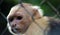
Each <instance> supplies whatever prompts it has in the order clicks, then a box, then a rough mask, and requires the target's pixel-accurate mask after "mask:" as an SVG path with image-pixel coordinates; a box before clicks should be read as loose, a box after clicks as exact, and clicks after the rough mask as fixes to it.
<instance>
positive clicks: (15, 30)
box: [11, 28, 21, 34]
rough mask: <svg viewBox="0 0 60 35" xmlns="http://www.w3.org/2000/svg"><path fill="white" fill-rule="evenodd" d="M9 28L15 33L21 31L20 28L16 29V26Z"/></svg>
mask: <svg viewBox="0 0 60 35" xmlns="http://www.w3.org/2000/svg"><path fill="white" fill-rule="evenodd" d="M11 30H12V32H13V33H16V34H18V33H21V31H20V29H18V28H13V29H11Z"/></svg>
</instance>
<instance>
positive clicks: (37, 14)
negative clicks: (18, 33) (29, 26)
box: [33, 6, 43, 19]
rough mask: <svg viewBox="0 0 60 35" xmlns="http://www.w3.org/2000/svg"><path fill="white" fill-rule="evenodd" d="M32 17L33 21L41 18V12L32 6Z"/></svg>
mask: <svg viewBox="0 0 60 35" xmlns="http://www.w3.org/2000/svg"><path fill="white" fill-rule="evenodd" d="M33 16H34V18H35V19H39V18H41V17H42V16H43V11H42V9H40V8H39V7H38V6H33Z"/></svg>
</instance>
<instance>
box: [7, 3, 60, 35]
mask: <svg viewBox="0 0 60 35" xmlns="http://www.w3.org/2000/svg"><path fill="white" fill-rule="evenodd" d="M7 21H8V23H7V27H8V29H9V31H10V33H11V34H13V35H59V34H60V33H59V32H60V20H59V19H56V18H53V17H48V16H44V15H43V10H42V9H41V8H40V7H39V6H34V5H32V4H29V3H22V4H18V5H15V6H13V7H12V8H11V10H10V12H9V14H8V16H7Z"/></svg>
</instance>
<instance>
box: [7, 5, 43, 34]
mask: <svg viewBox="0 0 60 35" xmlns="http://www.w3.org/2000/svg"><path fill="white" fill-rule="evenodd" d="M31 7H32V9H37V10H38V12H39V14H40V16H41V17H42V16H43V10H42V9H41V8H40V7H39V6H31ZM18 8H19V6H14V7H12V8H11V11H10V13H9V14H8V16H7V20H8V18H9V16H10V15H12V14H13V12H12V11H13V10H15V11H16V10H17V9H18ZM7 27H8V29H9V31H10V32H11V33H12V34H13V35H18V34H21V33H20V32H19V33H17V34H16V33H14V32H13V31H12V30H11V29H12V27H11V26H10V23H9V22H8V23H7Z"/></svg>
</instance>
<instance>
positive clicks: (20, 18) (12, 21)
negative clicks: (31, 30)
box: [7, 9, 32, 34]
mask: <svg viewBox="0 0 60 35" xmlns="http://www.w3.org/2000/svg"><path fill="white" fill-rule="evenodd" d="M11 12H12V11H11ZM7 20H8V28H9V27H10V28H9V29H10V30H11V31H12V32H13V33H16V34H17V33H24V32H25V31H26V30H27V29H28V27H29V25H30V24H31V21H32V20H31V16H30V15H29V14H27V13H26V12H25V10H24V9H19V10H17V11H14V12H12V13H11V14H9V15H8V18H7Z"/></svg>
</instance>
